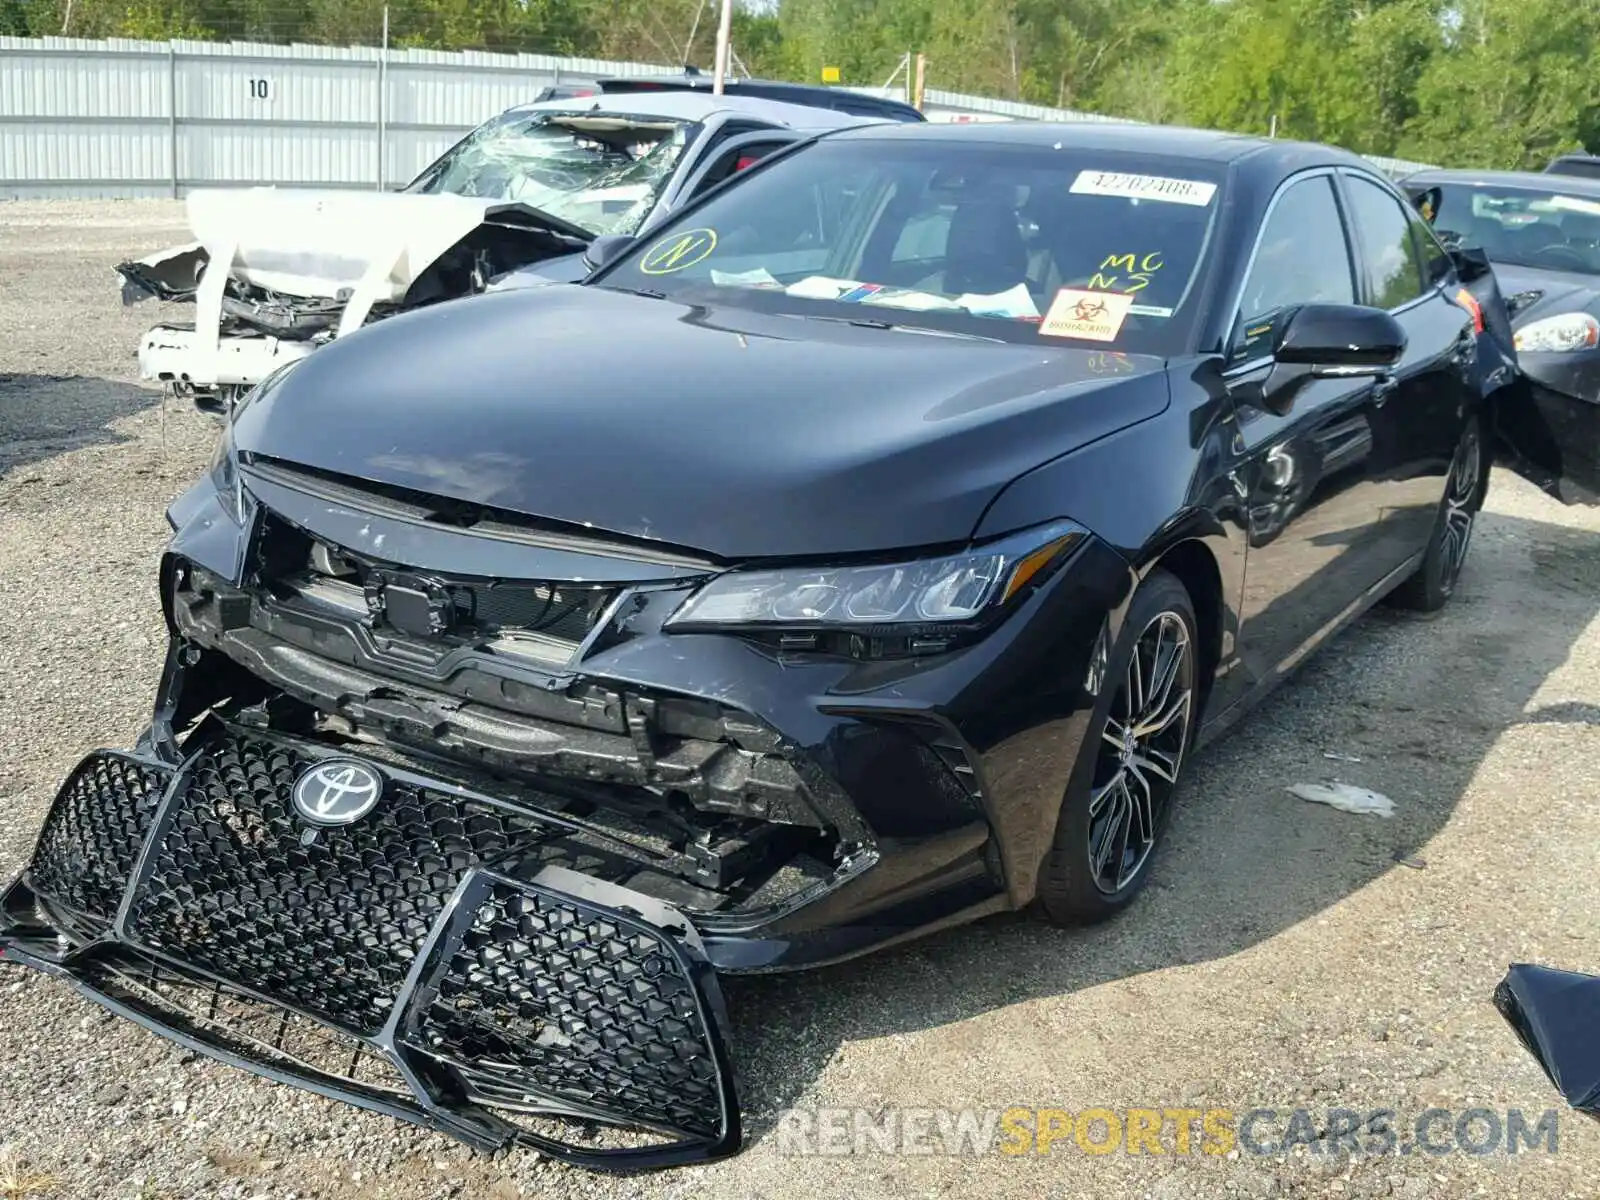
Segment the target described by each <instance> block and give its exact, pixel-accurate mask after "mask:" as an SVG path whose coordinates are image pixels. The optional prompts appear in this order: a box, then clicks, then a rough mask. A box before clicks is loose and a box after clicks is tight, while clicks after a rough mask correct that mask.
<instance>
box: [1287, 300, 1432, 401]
mask: <svg viewBox="0 0 1600 1200" xmlns="http://www.w3.org/2000/svg"><path fill="white" fill-rule="evenodd" d="M1405 349H1406V332H1405V330H1404V329H1402V328H1401V327H1400V322H1399V321H1396V320H1395V319H1394V318H1393V317H1391V316H1390V315H1389V314H1388V313H1386V312H1384V311H1383V310H1382V309H1380V308H1366V307H1364V306H1361V305H1355V304H1306V305H1303V306H1301V307H1300V308H1297V309H1295V310H1294V311H1293V312H1291V313H1289V314H1288V315H1287V316H1286V317H1285V318H1284V319H1283V321H1282V324H1280V325H1279V326H1278V333H1277V336H1276V337H1275V338H1274V339H1273V344H1272V370H1271V371H1270V372H1269V373H1268V375H1267V378H1266V379H1265V380H1264V381H1263V382H1262V384H1261V395H1260V397H1259V400H1260V403H1261V405H1262V407H1264V408H1266V409H1267V410H1268V411H1269V412H1273V413H1277V414H1278V415H1279V416H1283V415H1284V414H1286V413H1287V412H1288V411H1289V410H1290V409H1291V408H1293V407H1294V397H1295V394H1296V393H1297V392H1299V390H1300V389H1301V387H1303V386H1304V385H1305V383H1306V382H1307V381H1309V380H1312V379H1382V378H1385V377H1386V376H1388V374H1389V373H1390V372H1391V371H1392V370H1393V369H1394V367H1395V365H1396V364H1397V363H1399V361H1400V358H1401V356H1402V355H1403V354H1404V353H1405Z"/></svg>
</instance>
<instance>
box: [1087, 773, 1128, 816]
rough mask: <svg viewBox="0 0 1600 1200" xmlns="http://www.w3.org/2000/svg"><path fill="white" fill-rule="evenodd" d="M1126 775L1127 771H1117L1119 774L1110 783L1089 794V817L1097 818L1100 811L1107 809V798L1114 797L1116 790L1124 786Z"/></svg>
mask: <svg viewBox="0 0 1600 1200" xmlns="http://www.w3.org/2000/svg"><path fill="white" fill-rule="evenodd" d="M1126 775H1127V772H1126V771H1123V770H1120V769H1119V770H1118V771H1117V773H1116V774H1115V775H1113V776H1112V777H1111V780H1110V782H1109V783H1106V784H1105V785H1103V786H1102V787H1098V788H1096V789H1095V790H1094V791H1093V792H1091V793H1090V794H1089V816H1090V817H1094V816H1097V815H1098V814H1099V812H1100V810H1101V809H1102V808H1104V807H1105V803H1106V800H1107V798H1108V797H1110V796H1112V795H1113V794H1114V793H1115V792H1116V790H1117V789H1118V788H1119V787H1121V786H1122V784H1123V780H1124V778H1125V777H1126Z"/></svg>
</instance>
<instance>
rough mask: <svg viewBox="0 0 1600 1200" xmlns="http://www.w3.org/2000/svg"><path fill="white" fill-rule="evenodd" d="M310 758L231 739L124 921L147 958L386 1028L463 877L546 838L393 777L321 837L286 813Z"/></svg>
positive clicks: (205, 766) (196, 770)
mask: <svg viewBox="0 0 1600 1200" xmlns="http://www.w3.org/2000/svg"><path fill="white" fill-rule="evenodd" d="M316 761H317V760H316V759H315V758H312V757H310V756H309V755H307V754H305V753H303V752H302V751H300V750H298V749H296V748H294V747H292V746H291V745H289V744H287V743H279V742H276V741H270V740H267V739H264V738H253V737H249V736H245V735H242V734H237V733H227V734H223V735H221V736H219V737H217V738H216V739H214V740H213V741H212V742H211V744H210V745H209V746H208V747H207V749H205V750H204V751H202V752H201V754H200V755H199V756H197V758H196V759H195V760H194V762H193V765H192V766H191V768H190V771H189V775H188V778H187V780H186V781H185V782H184V783H182V784H180V791H179V793H178V794H177V795H176V796H175V797H174V798H173V801H172V804H171V807H170V809H169V812H168V815H167V819H166V821H165V823H164V826H163V828H162V829H161V830H160V831H159V833H158V840H157V843H156V845H155V847H154V849H153V852H152V854H151V858H150V862H149V866H148V877H147V878H146V879H144V880H142V881H141V884H140V888H139V891H138V893H137V894H136V896H135V898H134V901H133V904H132V905H131V907H130V909H129V913H128V931H129V933H130V934H131V935H133V936H134V937H136V938H137V939H139V940H140V941H141V942H143V943H144V944H145V945H147V946H148V947H150V948H151V949H152V950H156V951H158V952H161V953H166V954H172V955H174V956H176V957H180V958H182V959H183V960H184V961H186V962H188V963H191V964H193V965H194V966H197V967H199V968H201V969H202V970H204V971H206V972H208V973H209V974H212V975H218V976H221V977H222V978H224V979H227V980H231V981H233V982H234V983H237V984H240V985H243V986H245V987H248V988H252V989H255V990H256V991H258V992H262V993H264V994H267V995H271V996H275V997H278V998H281V999H282V1000H283V1001H285V1002H287V1003H289V1004H292V1005H294V1006H295V1007H297V1008H300V1009H303V1010H304V1011H306V1012H309V1013H313V1014H315V1015H317V1016H319V1017H322V1018H323V1019H325V1020H328V1021H331V1022H332V1023H334V1024H335V1025H339V1026H342V1027H344V1028H346V1029H349V1030H351V1031H352V1032H356V1033H368V1034H370V1033H375V1032H376V1031H377V1030H379V1029H381V1028H382V1027H383V1024H384V1022H385V1021H386V1020H387V1018H388V1015H389V1012H390V1010H391V1008H392V1006H393V1004H394V1000H395V996H396V995H397V994H398V993H399V990H400V986H401V984H402V983H403V982H404V981H405V977H406V972H407V971H408V970H409V968H410V966H411V963H412V960H413V959H415V957H416V955H417V953H418V951H419V950H420V949H421V948H422V944H423V942H424V941H425V940H426V938H427V936H428V932H429V930H431V929H432V928H433V924H434V922H435V921H436V920H437V919H438V917H439V915H440V913H441V912H442V911H443V909H444V906H445V903H446V902H447V901H448V900H449V899H450V895H451V893H452V892H454V890H455V888H456V885H457V884H459V883H460V882H461V879H462V876H464V875H465V874H466V873H467V871H469V870H470V869H472V868H473V867H475V866H478V865H479V864H483V863H491V864H492V863H499V862H501V861H502V860H503V859H505V858H506V857H507V856H508V855H510V854H512V853H514V852H517V851H522V852H527V851H529V850H530V849H531V848H532V845H533V844H534V843H536V842H538V841H539V840H540V839H541V838H543V837H545V836H548V831H547V830H546V829H545V828H544V827H543V826H542V825H541V823H540V822H538V821H536V820H534V819H533V818H531V817H524V816H517V815H512V814H510V813H508V812H506V811H504V810H499V809H495V808H491V807H490V806H488V805H486V804H481V803H478V802H475V801H470V800H463V799H461V798H459V797H457V796H454V795H451V794H450V793H448V792H444V791H434V790H430V789H426V788H422V787H418V786H416V785H414V784H410V783H406V782H403V781H400V780H396V779H389V780H388V781H387V782H386V785H385V794H384V796H383V798H382V800H381V801H380V802H379V804H378V806H377V808H376V809H374V811H373V812H372V814H371V815H370V816H369V817H367V818H365V819H363V820H361V821H358V822H356V823H355V824H353V825H348V826H341V827H334V828H328V829H314V828H313V827H312V826H310V825H308V824H306V823H304V822H302V821H301V820H300V819H299V818H298V817H297V816H296V815H295V814H294V813H293V811H292V808H291V800H290V791H291V789H292V788H293V786H294V782H295V780H296V779H297V778H298V777H299V776H300V775H301V773H302V772H304V771H305V770H306V769H307V768H308V767H310V766H312V765H313V764H314V763H315V762H316Z"/></svg>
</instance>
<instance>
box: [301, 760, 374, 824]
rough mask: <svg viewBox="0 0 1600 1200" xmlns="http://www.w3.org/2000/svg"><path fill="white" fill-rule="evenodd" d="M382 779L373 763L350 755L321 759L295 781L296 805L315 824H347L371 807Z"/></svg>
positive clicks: (361, 815) (360, 816) (367, 811)
mask: <svg viewBox="0 0 1600 1200" xmlns="http://www.w3.org/2000/svg"><path fill="white" fill-rule="evenodd" d="M382 795H383V781H382V780H381V779H379V778H378V773H377V772H376V771H374V770H373V769H372V768H371V767H366V766H363V765H362V764H360V763H358V762H355V761H353V760H351V759H348V758H334V759H329V760H328V761H327V762H321V763H318V764H317V765H316V766H314V767H312V768H311V769H310V770H309V771H306V772H304V773H303V774H302V775H301V776H300V778H299V779H296V780H295V781H294V791H293V793H292V796H293V799H294V806H295V809H296V810H297V811H298V812H299V813H300V815H301V816H302V817H304V818H305V819H306V820H308V821H310V822H311V823H312V824H314V825H348V824H350V823H351V822H352V821H359V820H360V819H361V818H362V817H364V816H366V815H367V814H368V813H369V812H371V811H372V809H373V806H374V805H376V804H377V803H378V797H380V796H382Z"/></svg>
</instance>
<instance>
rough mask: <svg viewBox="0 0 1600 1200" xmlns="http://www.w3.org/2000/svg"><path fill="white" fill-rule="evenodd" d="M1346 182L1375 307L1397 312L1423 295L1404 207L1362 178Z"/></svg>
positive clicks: (1414, 249) (1414, 246)
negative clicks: (1396, 309) (1401, 306)
mask: <svg viewBox="0 0 1600 1200" xmlns="http://www.w3.org/2000/svg"><path fill="white" fill-rule="evenodd" d="M1345 182H1346V185H1347V186H1346V191H1347V192H1348V194H1349V196H1350V216H1351V220H1352V221H1353V222H1354V223H1355V228H1356V237H1357V239H1358V241H1359V242H1360V245H1361V259H1362V265H1363V266H1364V267H1365V268H1366V273H1367V284H1368V286H1369V287H1370V288H1371V289H1372V303H1373V304H1374V305H1376V306H1377V307H1378V308H1398V307H1400V305H1402V304H1404V303H1406V302H1407V301H1408V300H1415V299H1416V298H1417V297H1418V296H1420V295H1422V292H1423V283H1422V263H1421V262H1420V261H1419V259H1418V254H1417V243H1416V240H1415V239H1414V238H1413V237H1412V236H1411V221H1410V219H1409V217H1408V216H1407V211H1406V209H1405V207H1404V206H1403V205H1402V204H1401V203H1400V201H1399V200H1397V199H1395V198H1394V197H1393V196H1391V195H1390V194H1389V193H1388V192H1386V191H1384V190H1383V189H1382V188H1381V187H1379V186H1378V185H1377V184H1375V183H1372V182H1370V181H1368V180H1365V179H1362V178H1361V177H1360V176H1359V175H1346V176H1345Z"/></svg>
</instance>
